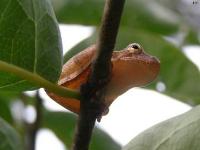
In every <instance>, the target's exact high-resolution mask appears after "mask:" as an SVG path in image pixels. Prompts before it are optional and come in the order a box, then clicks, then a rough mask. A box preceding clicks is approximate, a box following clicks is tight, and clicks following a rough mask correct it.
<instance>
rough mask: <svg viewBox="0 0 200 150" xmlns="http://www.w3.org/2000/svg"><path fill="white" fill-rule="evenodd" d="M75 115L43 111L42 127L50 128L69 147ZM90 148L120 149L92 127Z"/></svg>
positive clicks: (96, 149) (97, 149)
mask: <svg viewBox="0 0 200 150" xmlns="http://www.w3.org/2000/svg"><path fill="white" fill-rule="evenodd" d="M76 120H77V117H76V116H75V115H73V114H71V113H67V112H45V113H44V119H43V127H45V128H49V129H50V130H52V131H53V132H54V133H55V134H56V135H57V136H58V138H59V139H60V140H61V141H62V142H63V143H65V145H66V146H67V147H68V148H70V147H71V145H72V141H73V137H74V131H75V126H76ZM90 149H91V150H104V149H109V150H120V146H119V144H118V143H116V142H115V141H114V140H113V139H112V138H111V137H110V136H109V135H108V134H106V133H105V132H104V131H102V130H100V129H99V128H95V129H94V134H93V138H92V142H91V146H90Z"/></svg>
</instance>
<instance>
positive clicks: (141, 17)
mask: <svg viewBox="0 0 200 150" xmlns="http://www.w3.org/2000/svg"><path fill="white" fill-rule="evenodd" d="M51 1H52V2H53V6H54V9H55V12H56V16H57V17H58V20H59V22H61V23H67V24H69V23H70V24H83V25H96V26H99V24H100V21H101V16H102V14H103V7H104V3H105V1H103V0H95V1H94V0H75V1H73V0H65V1H62V0H51ZM178 22H179V16H178V15H177V14H176V13H175V12H173V11H171V10H169V9H167V8H166V7H165V6H162V5H160V4H158V3H156V2H155V1H154V0H149V1H146V0H134V1H133V0H129V1H127V2H126V5H125V8H124V13H123V16H122V21H121V25H122V26H129V27H132V28H139V29H145V30H148V31H152V32H156V33H165V34H166V33H167V34H169V32H173V31H176V29H177V27H178V26H177V25H178Z"/></svg>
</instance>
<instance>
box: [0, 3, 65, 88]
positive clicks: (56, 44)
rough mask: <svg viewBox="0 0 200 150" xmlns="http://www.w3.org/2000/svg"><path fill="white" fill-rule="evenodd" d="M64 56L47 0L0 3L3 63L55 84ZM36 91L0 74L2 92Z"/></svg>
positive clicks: (22, 81)
mask: <svg viewBox="0 0 200 150" xmlns="http://www.w3.org/2000/svg"><path fill="white" fill-rule="evenodd" d="M61 56H62V47H61V39H60V33H59V29H58V25H57V22H56V18H55V16H54V13H53V11H52V8H51V5H50V4H49V2H48V1H47V0H9V1H7V0H1V1H0V60H2V61H5V62H7V63H10V64H14V65H16V66H18V67H21V68H23V69H25V70H28V71H30V72H32V73H34V74H38V75H40V76H42V77H44V78H46V79H47V80H49V81H52V82H55V81H57V79H58V77H59V74H60V70H61V65H62V58H61ZM33 88H35V86H33V85H31V84H30V83H28V82H27V81H25V80H23V79H20V78H18V77H16V76H15V75H12V74H8V73H5V72H0V90H1V91H2V90H4V91H21V90H28V89H33Z"/></svg>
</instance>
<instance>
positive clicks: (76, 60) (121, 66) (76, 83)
mask: <svg viewBox="0 0 200 150" xmlns="http://www.w3.org/2000/svg"><path fill="white" fill-rule="evenodd" d="M95 53H96V46H95V45H92V46H90V47H88V48H86V49H85V50H83V51H81V52H80V53H78V54H77V55H75V56H74V57H72V58H71V59H70V60H69V61H68V62H67V63H65V64H64V66H63V69H62V73H61V76H60V79H59V81H58V85H60V86H64V87H67V88H70V89H74V90H79V88H80V85H81V84H83V83H84V82H86V81H87V78H88V76H89V73H90V71H91V63H92V61H93V59H94V57H95ZM111 62H112V71H111V72H112V74H111V81H110V82H109V83H108V86H107V91H106V96H105V103H106V107H109V105H110V104H111V103H112V102H113V101H114V100H115V99H116V98H117V97H118V96H119V95H121V94H123V93H124V92H126V91H127V90H128V89H130V88H132V87H140V86H144V85H146V84H148V83H150V82H151V81H153V80H154V79H155V78H156V77H157V75H158V73H159V69H160V63H159V60H158V59H157V58H155V57H153V56H150V55H148V54H146V53H145V52H144V50H143V48H142V47H141V46H140V45H139V44H137V43H133V44H130V45H128V46H127V47H126V48H125V49H124V50H121V51H114V52H113V54H112V58H111ZM47 94H48V95H49V96H50V97H51V98H52V99H53V100H54V101H56V102H57V103H59V104H60V105H62V106H63V107H65V108H67V109H68V110H71V111H72V112H74V113H77V114H78V113H79V112H80V101H79V100H77V99H73V98H63V97H60V96H58V95H55V94H54V93H47Z"/></svg>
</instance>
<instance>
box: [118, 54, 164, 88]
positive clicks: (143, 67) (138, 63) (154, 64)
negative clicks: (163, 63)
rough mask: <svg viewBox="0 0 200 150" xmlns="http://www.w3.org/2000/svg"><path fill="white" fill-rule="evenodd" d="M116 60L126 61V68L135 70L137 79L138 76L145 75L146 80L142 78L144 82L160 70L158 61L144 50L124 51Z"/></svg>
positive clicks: (152, 77)
mask: <svg viewBox="0 0 200 150" xmlns="http://www.w3.org/2000/svg"><path fill="white" fill-rule="evenodd" d="M118 60H119V61H124V62H126V63H127V65H128V64H129V67H127V68H132V69H133V70H136V71H137V72H135V74H136V73H137V74H138V80H139V79H140V77H139V76H146V78H145V80H146V81H145V80H144V79H143V80H142V81H143V82H144V84H146V83H148V81H152V80H154V79H155V78H156V77H157V75H158V73H159V71H160V61H159V60H158V59H157V58H156V57H154V56H151V55H149V54H147V53H145V52H142V53H140V54H135V53H130V52H129V53H125V54H123V56H120V57H118ZM139 74H140V75H139ZM141 79H142V78H141Z"/></svg>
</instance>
